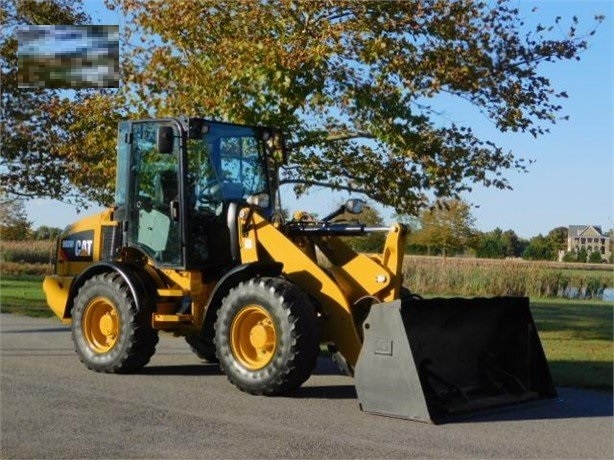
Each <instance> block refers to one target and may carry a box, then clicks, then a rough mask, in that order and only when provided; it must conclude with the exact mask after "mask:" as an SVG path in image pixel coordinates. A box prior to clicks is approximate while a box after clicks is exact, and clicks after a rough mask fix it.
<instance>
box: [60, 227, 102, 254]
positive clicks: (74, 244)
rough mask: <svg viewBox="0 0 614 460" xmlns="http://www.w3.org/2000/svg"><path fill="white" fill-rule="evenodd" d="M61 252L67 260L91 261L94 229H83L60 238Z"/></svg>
mask: <svg viewBox="0 0 614 460" xmlns="http://www.w3.org/2000/svg"><path fill="white" fill-rule="evenodd" d="M60 250H61V254H62V257H63V260H67V261H69V262H91V261H93V256H94V231H93V230H85V231H82V232H77V233H73V234H69V235H66V236H65V237H64V238H62V243H61V248H60Z"/></svg>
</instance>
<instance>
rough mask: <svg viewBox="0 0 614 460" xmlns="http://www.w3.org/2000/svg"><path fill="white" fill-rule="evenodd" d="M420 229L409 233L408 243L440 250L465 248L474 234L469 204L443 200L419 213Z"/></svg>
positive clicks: (444, 252) (473, 219)
mask: <svg viewBox="0 0 614 460" xmlns="http://www.w3.org/2000/svg"><path fill="white" fill-rule="evenodd" d="M419 220H420V229H419V230H417V231H416V232H414V233H412V234H411V235H410V238H409V239H410V243H411V244H413V245H419V246H426V247H427V248H431V247H432V248H435V249H436V250H439V251H441V253H442V254H443V256H444V257H445V256H446V255H448V254H449V253H450V252H451V251H459V250H461V249H463V248H465V247H466V246H467V245H468V244H469V242H470V241H471V239H472V237H473V235H474V229H473V226H474V223H475V218H474V217H473V216H472V215H471V210H470V208H469V205H468V204H466V203H464V202H462V201H460V200H449V201H444V202H442V203H441V204H440V205H438V206H433V207H432V208H430V209H425V210H423V211H422V212H421V213H420V217H419Z"/></svg>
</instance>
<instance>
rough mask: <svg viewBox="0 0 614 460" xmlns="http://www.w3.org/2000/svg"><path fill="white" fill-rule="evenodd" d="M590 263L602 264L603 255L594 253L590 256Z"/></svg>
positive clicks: (597, 252)
mask: <svg viewBox="0 0 614 460" xmlns="http://www.w3.org/2000/svg"><path fill="white" fill-rule="evenodd" d="M588 262H589V263H591V264H600V263H601V262H602V259H601V253H600V252H599V251H593V252H591V253H590V254H589V256H588Z"/></svg>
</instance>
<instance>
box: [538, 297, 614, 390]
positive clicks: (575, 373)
mask: <svg viewBox="0 0 614 460" xmlns="http://www.w3.org/2000/svg"><path fill="white" fill-rule="evenodd" d="M613 307H614V306H613V304H612V303H608V302H599V301H582V300H560V299H548V300H545V299H540V300H535V301H532V302H531V311H532V313H533V318H534V320H535V323H536V325H537V329H538V331H539V336H540V338H541V341H542V345H543V347H544V351H545V352H546V357H547V359H548V363H549V365H550V371H551V373H552V378H553V379H554V383H555V384H556V385H563V386H575V387H582V388H597V389H609V390H612V380H613V370H614V368H613V361H614V346H613V337H612V336H613V319H612V318H613V317H612V313H613Z"/></svg>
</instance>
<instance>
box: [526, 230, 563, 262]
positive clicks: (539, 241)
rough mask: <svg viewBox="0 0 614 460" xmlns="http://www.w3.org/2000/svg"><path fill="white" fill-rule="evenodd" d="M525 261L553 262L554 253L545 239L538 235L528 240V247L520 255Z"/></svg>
mask: <svg viewBox="0 0 614 460" xmlns="http://www.w3.org/2000/svg"><path fill="white" fill-rule="evenodd" d="M522 258H523V259H527V260H554V259H555V258H556V253H555V251H554V250H553V248H552V245H551V244H550V241H549V240H548V238H547V237H545V236H543V235H542V234H539V235H537V236H535V237H533V238H531V239H530V240H529V245H528V246H527V247H526V249H525V250H524V252H523V253H522Z"/></svg>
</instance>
